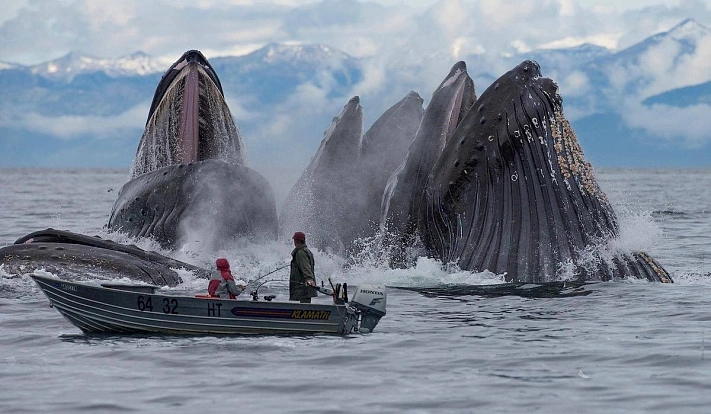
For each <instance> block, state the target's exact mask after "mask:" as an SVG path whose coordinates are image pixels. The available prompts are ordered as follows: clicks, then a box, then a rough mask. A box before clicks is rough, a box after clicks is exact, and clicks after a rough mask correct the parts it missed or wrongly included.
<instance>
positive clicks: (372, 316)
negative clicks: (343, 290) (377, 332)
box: [349, 284, 388, 332]
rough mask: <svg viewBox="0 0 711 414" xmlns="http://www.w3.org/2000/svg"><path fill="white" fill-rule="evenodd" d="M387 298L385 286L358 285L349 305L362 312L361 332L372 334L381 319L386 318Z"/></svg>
mask: <svg viewBox="0 0 711 414" xmlns="http://www.w3.org/2000/svg"><path fill="white" fill-rule="evenodd" d="M387 296H388V294H387V292H386V291H385V286H382V285H369V284H361V285H358V288H357V289H356V291H355V293H354V294H353V298H352V299H351V301H350V303H349V304H350V306H352V307H354V308H356V309H358V310H359V311H360V312H361V322H360V328H359V329H360V330H361V331H364V332H372V331H373V329H375V325H377V324H378V322H379V321H380V318H382V317H383V316H385V304H386V301H387Z"/></svg>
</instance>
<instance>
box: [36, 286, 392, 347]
mask: <svg viewBox="0 0 711 414" xmlns="http://www.w3.org/2000/svg"><path fill="white" fill-rule="evenodd" d="M30 277H32V279H33V280H34V281H35V282H36V283H37V285H38V286H39V287H40V289H41V290H42V292H44V294H45V295H46V296H47V298H48V299H49V302H50V306H53V307H54V308H56V309H57V310H58V311H59V313H60V314H62V316H64V317H65V318H66V319H67V320H68V321H69V322H71V323H72V324H74V325H75V326H77V327H78V328H79V329H81V330H82V331H83V332H85V333H92V334H93V333H104V334H170V335H249V334H258V335H264V334H336V335H348V334H350V333H352V332H371V331H373V329H374V328H375V326H376V325H377V324H378V322H379V321H380V318H382V317H383V316H385V303H386V299H387V292H386V290H385V287H384V286H381V285H369V284H361V285H359V286H358V287H357V289H356V291H355V293H354V295H353V297H352V299H351V300H350V301H348V293H347V286H343V287H342V286H341V285H340V284H337V285H335V286H334V287H333V289H329V288H324V287H318V288H317V289H318V290H319V291H320V292H321V293H324V294H327V295H330V296H332V297H333V303H297V302H279V301H274V300H273V299H274V297H273V296H265V297H264V300H259V298H258V295H257V294H256V291H255V292H254V293H253V294H252V295H251V300H245V299H241V297H238V298H237V299H222V298H215V297H210V296H208V295H195V296H181V295H176V294H171V293H164V292H161V291H160V287H158V286H153V285H128V284H108V283H104V284H101V285H100V286H99V285H92V284H89V283H84V282H72V281H66V280H62V279H57V278H52V277H46V276H39V275H31V276H30ZM247 296H250V295H247Z"/></svg>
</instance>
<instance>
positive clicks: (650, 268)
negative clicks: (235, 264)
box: [384, 61, 671, 283]
mask: <svg viewBox="0 0 711 414" xmlns="http://www.w3.org/2000/svg"><path fill="white" fill-rule="evenodd" d="M562 103H563V101H562V98H561V96H560V94H559V91H558V86H557V85H556V84H555V83H554V82H553V81H552V80H551V79H548V78H544V77H542V75H541V72H540V67H539V65H538V64H537V63H536V62H533V61H524V62H523V63H521V64H520V65H518V66H517V67H515V68H514V69H512V70H511V71H509V72H508V73H506V74H504V75H503V76H502V77H500V78H499V79H498V80H496V81H495V82H494V83H493V84H492V85H491V86H490V87H489V88H488V89H487V90H486V91H484V93H483V94H482V95H481V97H480V98H479V99H477V100H476V101H475V103H474V104H473V106H472V107H471V108H470V109H469V111H468V112H467V113H466V115H465V116H464V118H463V119H462V120H461V122H460V123H459V125H458V126H457V127H456V130H455V131H454V133H453V134H452V136H451V137H450V138H449V139H448V140H447V142H446V145H445V146H444V148H443V150H442V152H441V154H440V156H439V157H438V159H437V161H436V163H435V164H434V166H433V168H432V170H431V171H430V173H429V175H428V177H427V182H426V185H425V188H424V191H423V192H422V193H421V194H415V197H416V198H417V197H418V196H419V199H420V203H421V204H422V206H421V207H420V208H419V210H418V211H416V212H415V214H416V217H412V218H411V220H412V223H411V227H414V228H416V231H417V234H418V235H419V237H420V238H421V239H422V242H423V244H424V246H425V248H426V250H427V252H428V254H429V255H430V256H432V257H435V258H438V259H440V260H441V261H442V262H443V263H445V264H447V263H451V264H456V265H458V266H459V267H460V268H461V269H465V270H476V271H484V270H489V271H491V272H495V273H497V274H505V278H506V281H508V282H529V283H531V282H534V283H539V282H551V281H556V280H560V278H563V277H570V276H571V275H569V274H568V275H565V274H564V271H569V269H570V268H571V267H572V269H573V271H572V273H573V276H574V278H575V279H576V280H603V281H604V280H610V279H612V278H624V277H635V278H643V279H648V280H651V281H663V282H669V281H671V278H670V277H669V275H668V273H667V272H666V271H665V270H664V268H663V267H662V266H661V265H659V264H658V263H657V262H656V261H654V260H653V259H652V258H651V257H650V256H649V255H647V254H646V253H643V252H612V254H611V256H612V257H611V258H608V257H606V256H607V254H606V253H605V252H604V245H605V243H607V242H608V241H609V240H610V239H612V238H615V237H617V236H618V234H619V230H618V223H617V218H616V216H615V213H614V211H613V210H612V208H611V206H610V203H609V202H608V200H607V197H606V196H605V194H604V193H603V192H602V191H601V190H600V188H599V186H598V185H597V182H596V181H595V178H594V176H593V172H592V167H591V165H590V164H589V163H588V162H587V161H586V160H585V159H584V157H583V153H582V149H581V147H580V145H579V143H578V140H577V137H576V135H575V132H574V131H573V129H572V127H571V126H570V123H569V122H568V121H567V120H566V118H565V117H564V115H563V106H562ZM420 132H423V133H427V131H423V129H422V127H421V128H420ZM429 135H431V136H432V135H434V132H431V133H430V134H429ZM413 150H416V148H414V149H411V153H412V152H413ZM401 178H402V177H401ZM405 178H407V177H405ZM396 185H397V184H396ZM397 191H398V189H397V188H396V189H395V190H394V191H393V193H397ZM384 204H387V201H386V202H385V203H384Z"/></svg>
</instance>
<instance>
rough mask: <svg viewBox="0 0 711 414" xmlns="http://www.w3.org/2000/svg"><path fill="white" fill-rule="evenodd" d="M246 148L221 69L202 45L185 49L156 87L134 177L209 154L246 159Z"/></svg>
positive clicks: (134, 168)
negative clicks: (212, 63) (202, 50)
mask: <svg viewBox="0 0 711 414" xmlns="http://www.w3.org/2000/svg"><path fill="white" fill-rule="evenodd" d="M243 153H244V144H243V142H242V139H241V137H240V134H239V130H238V129H237V126H236V125H235V123H234V120H233V119H232V115H231V113H230V111H229V109H228V107H227V104H226V102H225V99H224V93H223V91H222V85H221V84H220V80H219V79H218V77H217V75H216V74H215V71H214V70H213V68H212V66H210V64H209V63H208V62H207V60H206V59H205V57H204V56H203V55H202V53H200V52H199V51H197V50H190V51H187V52H185V54H183V56H181V58H180V59H178V60H177V61H176V62H175V63H174V64H173V66H171V67H170V69H168V71H167V72H165V74H164V75H163V78H162V79H161V81H160V83H159V85H158V87H157V88H156V92H155V95H154V97H153V102H152V103H151V109H150V111H149V113H148V120H147V121H146V129H145V131H144V133H143V136H142V137H141V143H140V144H139V147H138V150H137V151H136V159H135V161H134V166H133V170H132V177H136V176H138V175H140V174H143V173H146V172H150V171H154V170H156V169H158V168H162V167H165V166H168V165H173V164H188V163H191V162H196V161H203V160H207V159H222V160H226V161H228V162H231V163H237V164H243V162H244V159H243Z"/></svg>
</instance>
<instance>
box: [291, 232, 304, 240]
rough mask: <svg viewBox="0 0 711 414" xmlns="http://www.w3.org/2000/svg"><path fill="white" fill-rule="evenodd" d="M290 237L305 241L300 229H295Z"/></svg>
mask: <svg viewBox="0 0 711 414" xmlns="http://www.w3.org/2000/svg"><path fill="white" fill-rule="evenodd" d="M292 239H294V240H298V241H302V242H305V241H306V235H305V234H304V233H302V232H300V231H297V232H296V233H294V236H293V237H292Z"/></svg>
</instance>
